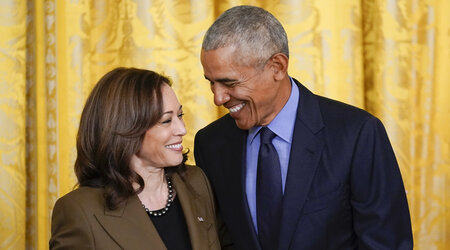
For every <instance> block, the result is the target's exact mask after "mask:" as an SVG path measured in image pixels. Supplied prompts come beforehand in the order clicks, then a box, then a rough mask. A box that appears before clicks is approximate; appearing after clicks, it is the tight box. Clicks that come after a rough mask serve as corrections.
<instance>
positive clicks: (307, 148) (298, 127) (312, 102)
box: [279, 80, 325, 249]
mask: <svg viewBox="0 0 450 250" xmlns="http://www.w3.org/2000/svg"><path fill="white" fill-rule="evenodd" d="M295 81H296V80H295ZM296 83H297V85H298V86H299V90H300V100H299V105H298V108H297V118H296V122H295V127H294V134H293V138H292V146H291V153H290V158H289V167H288V174H287V179H286V185H285V192H284V199H283V212H282V222H281V225H282V226H281V230H280V243H279V249H288V247H289V245H290V242H291V240H292V236H293V233H294V232H295V229H296V227H297V224H298V220H299V217H300V214H301V211H302V208H303V205H304V203H305V201H306V198H307V195H308V192H309V188H310V186H311V183H312V180H313V178H314V174H315V171H316V168H317V165H318V163H319V160H320V156H321V153H322V150H323V147H324V145H325V143H324V141H323V140H322V139H321V138H320V137H319V136H318V134H319V132H320V131H321V130H322V128H323V127H324V125H323V121H322V117H321V116H320V110H319V106H318V103H317V100H316V98H314V95H313V94H312V93H311V92H310V91H309V90H307V89H306V88H305V87H303V86H302V85H301V84H300V83H299V82H297V81H296Z"/></svg>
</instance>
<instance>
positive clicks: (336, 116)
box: [317, 96, 378, 128]
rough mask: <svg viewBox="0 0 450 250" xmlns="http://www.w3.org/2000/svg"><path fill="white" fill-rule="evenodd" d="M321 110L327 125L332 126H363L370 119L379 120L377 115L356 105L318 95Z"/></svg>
mask: <svg viewBox="0 0 450 250" xmlns="http://www.w3.org/2000/svg"><path fill="white" fill-rule="evenodd" d="M317 98H318V103H319V106H320V112H321V115H322V118H323V121H324V124H325V126H327V125H333V126H332V127H336V128H342V126H343V127H354V128H356V127H361V126H362V125H363V124H365V123H366V122H367V121H368V120H378V118H376V117H375V116H373V115H372V114H370V113H369V112H367V111H366V110H363V109H361V108H358V107H356V106H353V105H350V104H347V103H343V102H340V101H337V100H333V99H329V98H326V97H323V96H317ZM328 127H329V126H328Z"/></svg>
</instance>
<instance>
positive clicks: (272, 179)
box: [256, 127, 283, 250]
mask: <svg viewBox="0 0 450 250" xmlns="http://www.w3.org/2000/svg"><path fill="white" fill-rule="evenodd" d="M275 136H276V135H275V133H273V132H272V131H271V130H270V129H268V128H267V127H263V128H261V130H260V138H261V145H260V147H259V155H258V172H257V180H256V214H257V222H258V235H259V241H260V243H261V247H262V249H267V250H275V249H277V248H278V241H279V233H280V219H281V206H282V201H283V190H282V186H281V170H280V160H279V158H278V154H277V151H276V149H275V147H274V146H273V144H272V140H273V138H274V137H275Z"/></svg>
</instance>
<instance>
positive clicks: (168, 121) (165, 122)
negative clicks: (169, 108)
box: [162, 119, 172, 124]
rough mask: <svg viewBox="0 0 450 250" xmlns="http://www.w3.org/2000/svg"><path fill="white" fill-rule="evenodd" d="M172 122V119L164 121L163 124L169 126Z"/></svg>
mask: <svg viewBox="0 0 450 250" xmlns="http://www.w3.org/2000/svg"><path fill="white" fill-rule="evenodd" d="M171 121H172V120H171V119H169V120H165V121H163V122H162V123H163V124H167V123H170V122H171Z"/></svg>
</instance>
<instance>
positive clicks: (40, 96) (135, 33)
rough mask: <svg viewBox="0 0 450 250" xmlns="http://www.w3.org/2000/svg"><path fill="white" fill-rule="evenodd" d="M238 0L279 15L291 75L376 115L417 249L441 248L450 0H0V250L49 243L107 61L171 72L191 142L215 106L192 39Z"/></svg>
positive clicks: (446, 234) (449, 183) (448, 154)
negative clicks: (88, 104) (84, 113)
mask: <svg viewBox="0 0 450 250" xmlns="http://www.w3.org/2000/svg"><path fill="white" fill-rule="evenodd" d="M239 4H251V5H257V6H261V7H264V8H266V9H267V10H269V11H270V12H272V13H273V14H274V15H275V16H277V17H278V18H279V20H280V21H281V22H282V23H283V25H284V26H285V28H286V31H287V33H288V36H289V40H290V51H291V58H290V66H289V73H290V75H291V76H293V77H295V78H297V79H298V80H300V81H301V82H302V83H304V84H305V85H306V86H308V87H309V88H310V89H311V90H313V91H314V92H315V93H317V94H321V95H325V96H328V97H331V98H334V99H338V100H341V101H344V102H347V103H351V104H353V105H356V106H359V107H361V108H364V109H366V110H368V111H369V112H371V113H373V114H374V115H376V116H378V117H379V118H380V119H381V120H382V121H383V123H384V124H385V126H386V129H387V132H388V134H389V136H390V139H391V142H392V144H393V147H394V150H395V152H396V155H397V159H398V161H399V165H400V168H401V171H402V175H403V179H404V182H405V186H406V189H407V192H408V194H407V195H408V201H409V205H410V211H411V217H412V223H413V233H414V240H415V248H416V249H445V248H446V246H447V247H448V246H449V245H450V229H449V228H450V213H449V211H450V194H449V193H450V191H449V190H450V130H449V129H448V123H450V95H449V93H450V85H448V83H447V82H448V79H450V70H449V65H450V21H449V19H448V13H450V1H448V0H434V1H432V0H362V1H355V0H353V1H352V0H340V1H327V0H316V1H313V0H297V1H294V0H290V1H289V0H286V1H272V0H266V1H237V0H236V1H234V0H229V1H219V0H216V1H214V0H196V1H182V0H178V1H176V0H170V1H167V0H95V1H87V0H71V1H68V0H35V1H33V0H2V1H1V2H0V13H1V15H0V34H1V36H0V249H25V248H26V249H47V248H48V239H49V236H50V234H49V231H50V216H51V210H52V207H53V204H54V202H55V201H56V199H57V198H58V197H60V196H62V195H64V194H65V193H67V192H68V191H70V190H71V189H72V188H73V186H74V184H75V182H76V179H75V177H74V174H73V162H74V159H75V157H76V151H75V135H76V131H77V127H78V121H79V117H80V113H81V110H82V107H83V105H84V101H85V99H86V97H87V95H88V94H89V91H90V90H91V88H92V87H93V85H94V84H95V83H96V81H97V80H98V79H99V78H100V77H101V76H102V75H103V74H104V73H106V72H107V71H109V70H111V69H112V68H114V67H117V66H133V67H142V68H148V69H152V70H156V71H158V72H163V73H165V74H166V75H169V76H170V77H171V78H172V80H173V82H174V89H175V91H176V92H177V94H178V97H179V99H180V102H181V103H182V104H183V107H184V110H185V113H186V116H185V117H186V125H187V128H188V131H189V132H188V134H187V136H186V139H185V145H186V146H187V147H188V148H190V149H191V151H192V150H193V137H194V135H195V133H196V131H197V130H198V129H199V128H201V127H203V126H205V125H206V124H208V123H209V122H211V121H212V120H214V119H216V118H218V117H219V116H220V115H222V114H223V113H224V110H222V109H218V108H216V107H214V105H213V102H212V95H211V93H210V90H209V85H208V83H207V82H206V81H205V80H204V79H203V76H202V75H203V71H202V67H201V64H200V61H199V53H200V46H201V41H202V38H203V35H204V33H205V31H206V29H207V28H208V27H209V25H210V24H211V23H212V22H213V21H214V20H215V18H216V17H217V16H218V15H219V14H220V13H222V12H223V11H224V10H226V9H228V8H229V7H231V6H234V5H239ZM191 158H192V155H191ZM191 160H192V159H191ZM191 162H193V161H191Z"/></svg>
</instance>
